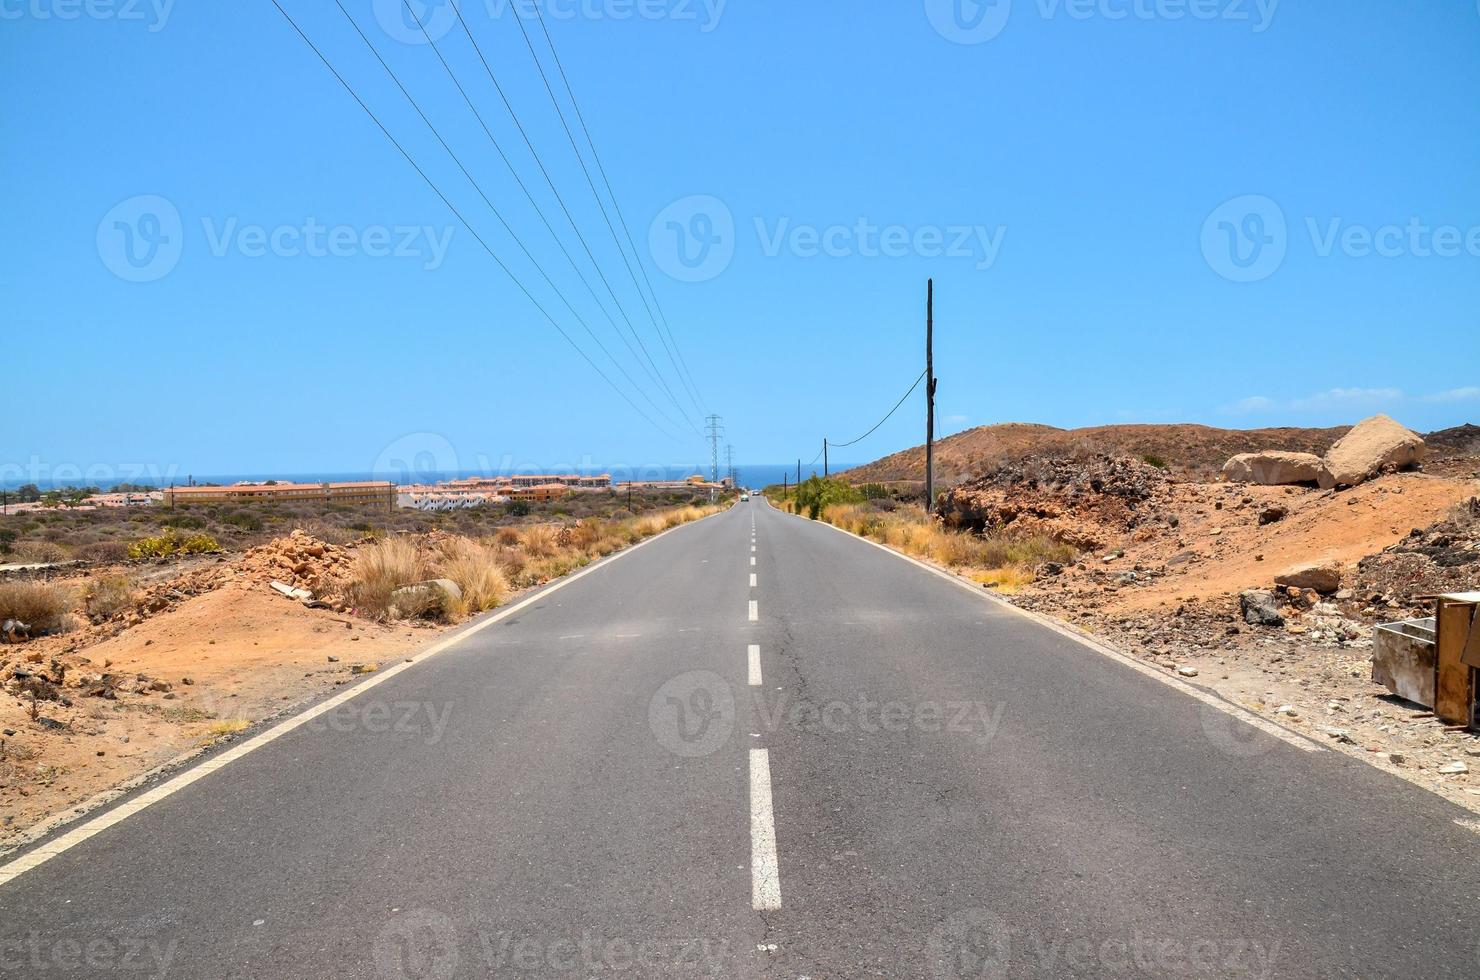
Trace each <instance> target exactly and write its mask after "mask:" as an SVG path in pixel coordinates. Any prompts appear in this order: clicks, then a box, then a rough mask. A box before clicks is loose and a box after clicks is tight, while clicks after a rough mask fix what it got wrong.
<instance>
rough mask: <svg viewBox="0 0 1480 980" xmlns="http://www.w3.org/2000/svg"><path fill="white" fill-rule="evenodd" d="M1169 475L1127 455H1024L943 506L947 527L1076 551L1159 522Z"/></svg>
mask: <svg viewBox="0 0 1480 980" xmlns="http://www.w3.org/2000/svg"><path fill="white" fill-rule="evenodd" d="M1169 486H1170V480H1169V478H1168V477H1167V474H1166V473H1165V472H1164V471H1163V470H1161V469H1158V468H1157V467H1155V466H1152V465H1150V464H1148V463H1143V462H1141V461H1139V460H1135V459H1131V458H1129V457H1124V456H1109V455H1105V454H1095V455H1091V456H1086V457H1078V458H1076V457H1062V456H1027V457H1024V458H1023V459H1020V460H1014V461H1012V462H1010V463H1005V464H1003V465H1001V466H999V467H998V468H997V469H995V470H993V471H992V472H990V473H988V474H987V475H985V476H983V477H980V478H979V479H976V480H971V481H969V482H967V483H963V484H961V485H960V486H957V487H953V488H952V489H951V490H949V491H947V492H946V493H945V494H944V495H943V497H942V501H941V514H942V519H943V520H944V521H945V523H946V524H947V525H949V526H951V527H961V528H970V529H972V530H976V531H982V532H987V533H1009V534H1014V535H1018V536H1024V537H1026V536H1033V535H1044V536H1047V537H1051V538H1053V539H1054V540H1057V541H1062V542H1064V543H1065V544H1069V545H1073V546H1074V547H1076V548H1079V549H1081V550H1092V549H1098V548H1102V547H1104V546H1105V544H1106V542H1107V541H1109V540H1111V539H1113V538H1115V537H1118V536H1119V535H1121V534H1123V533H1125V532H1127V531H1129V530H1132V529H1134V528H1136V527H1139V526H1141V525H1142V524H1144V523H1146V522H1149V521H1156V520H1159V517H1158V515H1157V513H1156V507H1155V502H1156V501H1157V500H1159V499H1161V498H1162V497H1163V496H1164V495H1165V494H1166V492H1167V490H1168V488H1169Z"/></svg>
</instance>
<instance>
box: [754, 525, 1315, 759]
mask: <svg viewBox="0 0 1480 980" xmlns="http://www.w3.org/2000/svg"><path fill="white" fill-rule="evenodd" d="M781 513H783V514H785V513H786V511H781ZM788 516H790V517H797V515H795V514H789V515H788ZM797 519H798V520H806V518H802V517H797ZM810 523H816V524H821V525H822V526H823V527H826V528H831V529H832V530H834V531H836V532H838V533H839V534H841V535H843V536H845V537H848V538H851V539H853V540H854V541H861V542H863V543H864V544H866V545H871V546H873V547H875V548H878V549H879V550H880V551H882V552H884V553H885V554H889V555H893V556H894V557H895V558H900V559H903V560H904V561H907V562H909V563H910V564H911V565H917V566H919V567H920V568H923V569H924V570H925V571H927V572H929V573H930V574H932V575H935V576H938V577H940V578H943V579H945V580H946V581H947V582H950V583H952V584H954V585H956V586H959V587H960V588H963V589H965V590H966V591H967V592H970V593H971V594H972V595H974V596H976V597H977V598H979V599H985V600H986V601H988V602H990V603H992V604H994V605H996V606H1000V607H1002V608H1004V609H1007V610H1008V611H1010V612H1012V613H1015V614H1016V615H1018V616H1022V617H1024V618H1026V619H1031V620H1032V621H1033V622H1035V623H1037V624H1038V625H1039V626H1043V627H1046V628H1048V629H1051V630H1053V631H1054V632H1055V633H1058V634H1059V635H1061V636H1064V637H1067V638H1068V639H1071V640H1073V641H1074V642H1075V643H1078V644H1079V645H1080V646H1083V647H1086V648H1088V649H1090V650H1093V651H1094V652H1095V653H1098V654H1101V655H1102V656H1106V657H1110V658H1111V659H1113V660H1118V661H1120V662H1121V663H1122V664H1124V665H1125V666H1127V667H1129V668H1131V669H1132V670H1134V671H1137V672H1138V673H1140V674H1143V675H1145V676H1146V677H1149V678H1151V679H1152V680H1154V681H1157V682H1159V683H1161V684H1165V685H1166V686H1167V687H1171V688H1175V689H1176V690H1178V691H1181V692H1182V693H1183V694H1185V695H1187V696H1188V697H1190V698H1192V699H1193V700H1195V701H1200V702H1202V703H1203V704H1205V705H1207V706H1208V707H1210V708H1213V709H1214V710H1216V711H1220V712H1222V713H1223V714H1225V715H1228V716H1229V717H1232V718H1237V719H1238V720H1239V721H1241V722H1243V723H1244V724H1246V725H1249V726H1251V727H1253V728H1257V729H1259V730H1260V731H1261V732H1264V733H1265V734H1266V735H1271V736H1273V737H1275V738H1277V739H1279V740H1280V741H1281V742H1284V743H1285V744H1287V745H1293V746H1294V747H1295V748H1297V749H1300V750H1301V751H1302V752H1325V751H1326V750H1325V749H1324V748H1322V747H1321V746H1319V745H1317V744H1315V743H1314V742H1312V741H1311V740H1310V739H1308V738H1306V737H1305V736H1303V735H1299V734H1297V733H1295V732H1292V731H1290V730H1289V729H1287V728H1282V727H1281V726H1279V725H1276V724H1275V723H1274V722H1272V721H1268V720H1266V719H1264V718H1261V717H1259V716H1258V715H1256V714H1253V713H1252V712H1248V711H1245V710H1243V709H1242V708H1239V707H1236V706H1235V705H1231V704H1229V703H1228V702H1227V701H1224V700H1222V699H1221V698H1216V697H1214V696H1213V695H1211V694H1209V693H1207V692H1206V691H1204V690H1202V689H1201V688H1198V687H1194V686H1193V685H1191V684H1187V683H1185V682H1183V681H1181V680H1179V679H1177V678H1175V677H1170V676H1168V675H1166V674H1163V673H1162V672H1161V671H1159V670H1156V669H1154V668H1152V667H1147V666H1146V665H1145V664H1142V663H1138V662H1137V661H1135V660H1133V659H1131V658H1130V657H1128V656H1126V655H1125V654H1123V653H1121V652H1120V651H1119V650H1117V649H1115V648H1114V647H1112V646H1108V645H1106V644H1104V643H1100V642H1098V641H1096V640H1093V639H1090V638H1089V637H1087V636H1084V635H1082V634H1080V633H1078V632H1076V631H1075V630H1073V629H1071V628H1070V627H1068V626H1066V625H1064V624H1063V623H1060V622H1058V621H1057V620H1055V619H1052V618H1050V617H1048V616H1043V615H1040V614H1038V613H1035V612H1032V611H1030V610H1027V609H1022V608H1019V607H1018V606H1014V605H1013V604H1012V603H1010V602H1008V601H1007V600H1006V599H1003V598H1002V597H1001V596H995V595H992V594H991V593H990V592H987V591H985V590H984V589H978V588H976V587H975V586H974V585H971V584H970V583H968V582H965V581H963V580H962V579H959V578H957V577H956V576H954V575H952V574H951V573H950V572H947V571H943V570H941V569H939V568H936V567H935V566H933V565H927V564H926V563H925V562H923V561H920V560H919V559H917V558H913V557H911V556H910V555H906V554H901V553H900V552H898V551H895V550H894V549H893V548H890V547H889V546H887V545H882V544H879V542H877V541H871V540H869V539H868V538H864V537H860V536H859V535H857V534H854V533H853V532H851V531H845V530H843V529H842V528H840V527H836V526H834V525H832V524H829V523H827V522H826V521H821V520H819V521H815V522H810Z"/></svg>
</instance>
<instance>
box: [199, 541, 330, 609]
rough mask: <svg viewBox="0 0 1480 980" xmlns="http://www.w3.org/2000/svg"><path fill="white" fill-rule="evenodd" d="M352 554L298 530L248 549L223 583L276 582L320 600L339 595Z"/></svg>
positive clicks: (227, 573)
mask: <svg viewBox="0 0 1480 980" xmlns="http://www.w3.org/2000/svg"><path fill="white" fill-rule="evenodd" d="M353 563H354V553H353V551H352V550H350V549H349V548H341V547H339V546H337V545H332V544H329V543H327V542H325V541H320V540H319V539H318V538H315V537H314V536H313V535H311V534H309V533H308V532H306V531H304V530H302V529H298V530H295V531H294V532H293V533H292V534H290V535H288V536H287V537H285V538H274V539H273V540H271V541H269V542H268V543H267V544H264V545H260V546H258V547H256V548H253V549H252V550H251V551H248V552H247V553H246V554H245V555H243V556H242V558H241V560H240V561H239V562H237V563H235V564H234V565H233V566H231V567H230V569H229V571H226V572H225V576H226V577H225V579H224V581H223V583H222V584H227V583H229V582H231V581H233V580H236V581H241V582H243V583H244V584H247V585H251V586H258V585H266V584H268V583H269V582H273V581H277V582H282V583H284V584H285V585H291V586H293V587H294V588H300V589H307V590H309V591H310V592H312V593H313V594H314V595H315V597H317V598H320V599H332V598H336V597H338V596H340V595H341V594H342V593H343V591H344V587H345V585H346V584H347V583H348V581H349V577H350V572H351V568H352V566H353Z"/></svg>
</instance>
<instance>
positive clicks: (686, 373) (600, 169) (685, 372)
mask: <svg viewBox="0 0 1480 980" xmlns="http://www.w3.org/2000/svg"><path fill="white" fill-rule="evenodd" d="M534 14H535V18H536V19H537V20H538V21H539V23H540V31H541V32H542V33H543V34H544V35H545V43H546V44H548V45H549V46H550V57H551V58H552V59H553V60H554V62H555V68H556V70H557V71H558V72H559V73H560V81H561V83H562V84H563V85H564V86H565V92H566V94H567V95H568V96H570V104H571V108H573V109H574V110H575V113H576V121H577V122H579V123H580V124H581V132H583V133H584V134H585V136H586V143H587V144H588V145H589V146H590V147H591V159H592V160H594V161H596V171H597V173H599V174H601V181H602V183H603V184H605V185H606V193H607V196H609V197H610V198H611V200H612V210H614V211H616V212H617V221H618V223H620V224H621V226H622V233H623V234H624V235H626V236H627V244H628V245H629V246H631V248H632V255H633V257H634V258H635V259H636V260H637V268H638V269H640V270H641V271H642V279H643V282H645V283H647V288H648V292H649V293H651V294H652V297H653V305H654V306H656V307H657V308H658V318H659V319H660V320H661V321H662V325H663V328H664V329H665V330H667V332H668V341H669V342H670V343H671V344H672V345H673V346H672V351H670V354H669V356H670V358H671V357H672V354H673V353H674V352H676V353H677V354H678V360H679V363H680V364H682V366H683V368H682V372H681V377H683V378H684V380H685V381H686V382H687V384H688V388H689V395H690V397H691V398H693V399H694V407H695V408H699V403H700V402H701V401H703V398H702V397H701V396H700V395H699V387H698V385H697V384H695V383H694V375H693V372H691V371H690V370H689V365H688V361H687V359H686V358H685V357H684V356H683V350H682V349H681V348H680V347H679V346H678V338H677V337H675V336H674V335H673V327H672V325H670V324H669V322H668V314H667V313H666V312H664V310H663V304H662V302H661V301H660V300H659V299H658V291H657V290H656V289H654V288H653V281H652V279H651V278H649V277H648V271H647V266H646V265H644V264H643V261H642V253H641V252H640V251H639V250H638V248H637V243H636V242H635V241H634V240H633V238H632V229H630V228H629V227H628V226H627V218H626V216H625V215H623V214H622V205H621V203H620V202H618V200H617V194H616V191H614V190H613V189H612V182H611V178H609V177H608V176H607V173H606V167H605V165H603V164H602V162H601V154H599V153H597V152H596V141H595V140H594V139H592V138H591V130H590V128H589V127H588V126H587V125H586V117H585V115H584V114H583V113H582V112H581V104H580V103H579V102H578V101H576V93H575V89H574V88H572V87H571V84H570V78H569V77H567V75H566V74H565V66H564V65H563V64H561V62H560V54H559V52H557V51H556V50H555V40H554V38H552V37H551V36H550V28H549V26H548V25H547V24H546V23H545V17H544V14H542V13H541V12H540V8H539V4H535V5H534ZM677 366H678V365H675V368H677ZM699 410H700V411H701V412H702V411H703V409H702V408H701V409H699Z"/></svg>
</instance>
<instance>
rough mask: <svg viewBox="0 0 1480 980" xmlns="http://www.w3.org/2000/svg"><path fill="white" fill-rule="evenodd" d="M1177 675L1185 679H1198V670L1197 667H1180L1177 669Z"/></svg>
mask: <svg viewBox="0 0 1480 980" xmlns="http://www.w3.org/2000/svg"><path fill="white" fill-rule="evenodd" d="M1177 673H1179V674H1181V675H1182V676H1183V677H1196V676H1197V668H1196V667H1178V668H1177Z"/></svg>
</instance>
